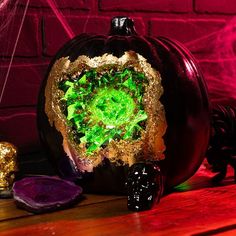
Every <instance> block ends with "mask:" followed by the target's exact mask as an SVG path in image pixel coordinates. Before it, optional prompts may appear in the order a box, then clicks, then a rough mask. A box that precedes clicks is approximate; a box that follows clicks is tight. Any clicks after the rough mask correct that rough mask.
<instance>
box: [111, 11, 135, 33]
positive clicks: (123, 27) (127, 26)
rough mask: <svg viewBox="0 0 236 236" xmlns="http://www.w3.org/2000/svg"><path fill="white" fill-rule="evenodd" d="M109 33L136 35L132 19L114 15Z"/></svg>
mask: <svg viewBox="0 0 236 236" xmlns="http://www.w3.org/2000/svg"><path fill="white" fill-rule="evenodd" d="M109 35H123V36H130V35H137V33H136V31H135V27H134V22H133V20H132V19H130V18H128V17H126V16H116V17H114V18H113V19H112V21H111V29H110V33H109Z"/></svg>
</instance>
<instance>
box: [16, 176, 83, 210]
mask: <svg viewBox="0 0 236 236" xmlns="http://www.w3.org/2000/svg"><path fill="white" fill-rule="evenodd" d="M81 193H82V189H81V187H79V186H77V185H75V184H74V183H72V182H69V181H66V180H61V179H59V178H55V177H47V176H35V177H27V178H24V179H22V180H19V181H16V182H15V183H14V185H13V195H14V199H15V201H16V204H17V206H19V207H20V208H23V209H26V210H27V211H30V212H33V213H44V212H49V211H54V210H59V209H62V208H67V207H69V206H72V205H73V204H75V203H77V202H78V200H79V199H80V197H81Z"/></svg>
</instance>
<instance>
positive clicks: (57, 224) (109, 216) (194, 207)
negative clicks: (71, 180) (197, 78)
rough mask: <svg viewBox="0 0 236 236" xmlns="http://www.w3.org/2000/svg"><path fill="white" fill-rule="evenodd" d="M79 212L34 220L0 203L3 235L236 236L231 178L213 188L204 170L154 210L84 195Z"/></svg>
mask: <svg viewBox="0 0 236 236" xmlns="http://www.w3.org/2000/svg"><path fill="white" fill-rule="evenodd" d="M84 196H85V199H84V200H82V201H81V202H80V203H79V204H77V205H76V206H75V207H73V208H70V209H66V210H61V211H56V212H53V213H47V214H40V215H34V214H32V213H29V212H27V211H24V210H21V209H18V208H17V207H16V206H15V204H14V201H13V200H12V199H5V200H3V199H2V200H0V235H1V236H4V235H8V236H10V235H12V236H13V235H14V236H21V235H22V236H23V235H24V236H28V235H34V236H47V235H69V236H72V235H89V236H90V235H168V236H172V235H173V236H178V235H181V236H183V235H195V236H197V235H199V236H203V235H236V185H234V183H233V178H232V176H228V177H227V179H226V180H225V181H224V182H223V183H222V184H221V185H220V186H217V187H216V186H212V184H211V181H210V176H209V174H207V172H206V171H205V169H204V167H202V168H200V170H199V171H198V172H197V173H196V174H195V175H194V176H193V177H192V178H191V179H190V180H188V181H187V182H186V183H184V184H183V185H182V187H179V188H178V189H177V190H176V191H175V192H173V193H170V194H168V195H166V196H163V197H162V199H161V202H160V203H159V204H158V205H156V206H155V207H154V208H153V209H152V210H149V211H144V212H138V213H137V212H131V211H129V210H127V207H126V197H125V196H101V195H84Z"/></svg>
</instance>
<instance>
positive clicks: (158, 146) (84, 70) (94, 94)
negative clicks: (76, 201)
mask: <svg viewBox="0 0 236 236" xmlns="http://www.w3.org/2000/svg"><path fill="white" fill-rule="evenodd" d="M38 126H39V132H40V137H41V140H42V143H43V144H44V147H45V149H46V151H47V153H48V156H49V157H50V159H51V161H52V163H53V165H54V166H55V167H56V169H57V170H58V173H59V174H60V176H61V177H63V178H66V179H70V180H72V181H75V182H78V183H79V184H81V185H82V187H83V189H84V190H85V191H86V192H93V193H108V194H111V193H112V194H124V193H128V199H129V203H128V204H129V208H130V209H136V210H139V209H147V208H150V207H151V206H152V205H153V203H154V202H156V201H158V200H159V199H157V198H159V197H160V195H161V193H162V190H163V188H165V189H168V188H172V187H173V186H175V185H177V184H179V183H181V182H182V181H184V180H186V179H187V178H189V177H190V176H191V175H193V174H194V172H195V171H196V170H197V169H198V167H199V165H200V164H201V162H202V160H203V157H204V154H205V151H206V148H207V145H208V138H209V127H210V124H209V104H208V97H207V91H206V88H205V83H204V80H203V77H202V74H201V72H200V71H199V68H198V66H197V64H196V63H195V61H194V59H193V57H192V56H191V55H190V53H189V52H188V51H187V50H186V49H185V48H184V47H183V46H181V45H180V44H179V43H177V42H176V41H173V40H170V39H167V38H164V37H158V38H151V37H144V36H139V35H137V33H136V31H135V28H134V25H133V21H132V20H131V19H129V18H127V17H115V18H114V19H113V20H112V23H111V30H110V34H109V35H108V36H106V35H92V34H81V35H79V36H77V37H75V38H74V39H73V40H71V41H69V42H68V43H67V44H66V45H65V46H64V47H63V48H62V49H61V50H60V51H59V52H58V53H57V55H56V56H55V58H54V60H53V61H52V63H51V65H50V67H49V72H48V74H47V76H46V78H45V80H44V82H43V84H42V88H41V92H40V95H39V103H38ZM132 165H134V166H133V167H131V166H132ZM130 167H131V169H130V170H129V168H130ZM136 170H137V173H138V174H137V175H136ZM145 173H147V175H148V176H147V178H146V177H145V178H146V180H144V179H143V181H141V180H140V181H138V180H137V179H136V177H140V178H143V177H144V175H146V174H145ZM127 176H128V178H127ZM133 178H134V182H135V183H133V182H132V179H133ZM155 181H157V182H156V183H155ZM144 182H145V183H146V186H147V188H150V195H149V197H150V196H152V197H153V199H152V200H150V201H149V200H147V199H146V196H141V195H140V198H142V200H141V202H142V203H141V204H142V206H141V205H140V206H139V205H138V204H139V202H137V199H136V198H135V197H134V196H131V195H133V194H135V193H136V191H137V188H140V190H141V188H142V187H141V185H142V184H143V183H144ZM125 183H127V184H126V186H125ZM126 187H127V188H126ZM148 191H149V190H148ZM139 192H140V191H139ZM132 199H133V200H132ZM146 203H147V206H144V205H145V204H146Z"/></svg>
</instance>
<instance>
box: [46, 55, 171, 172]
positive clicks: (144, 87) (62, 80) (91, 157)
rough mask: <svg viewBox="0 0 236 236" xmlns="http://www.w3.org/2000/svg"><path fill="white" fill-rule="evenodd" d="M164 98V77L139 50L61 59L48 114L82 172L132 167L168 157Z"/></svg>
mask: <svg viewBox="0 0 236 236" xmlns="http://www.w3.org/2000/svg"><path fill="white" fill-rule="evenodd" d="M162 93H163V88H162V86H161V77H160V74H159V73H158V72H157V71H156V70H155V69H153V68H152V67H151V65H150V64H149V63H147V62H146V60H145V58H143V57H142V56H141V55H139V54H137V53H135V52H133V51H129V52H126V53H125V54H124V55H123V56H122V57H120V58H117V57H114V56H112V55H110V54H104V55H103V56H101V57H94V58H89V57H87V56H79V57H78V58H77V60H76V61H74V62H70V60H69V59H68V58H61V59H59V60H58V61H57V62H56V63H55V64H54V66H53V68H52V70H51V72H50V75H49V78H48V82H47V86H46V90H45V96H46V106H45V111H46V114H47V116H48V119H49V122H50V124H51V125H53V124H54V125H55V127H56V129H57V130H58V131H59V132H61V134H62V136H63V147H64V150H65V152H66V153H67V155H68V156H69V158H71V160H72V161H73V162H74V164H75V166H77V167H78V169H79V170H81V171H84V170H86V171H92V169H93V167H96V166H97V165H99V164H100V163H101V162H102V160H103V159H104V158H108V159H109V160H110V161H111V162H115V163H116V164H118V165H122V164H129V165H132V164H133V163H135V162H137V161H147V160H161V159H163V158H164V154H163V152H164V150H165V145H164V141H163V138H162V137H163V135H164V133H165V130H166V120H165V113H164V108H163V106H162V104H161V103H160V101H159V99H160V97H161V95H162Z"/></svg>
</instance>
